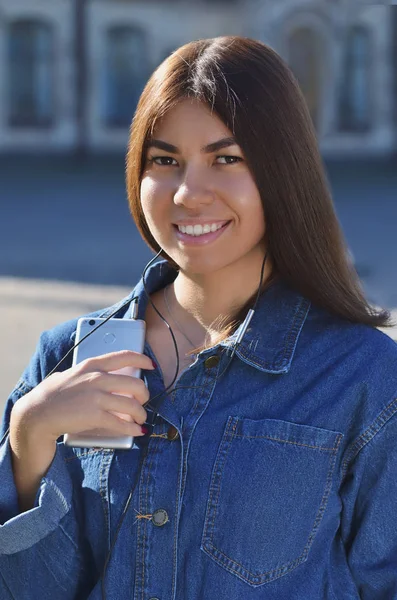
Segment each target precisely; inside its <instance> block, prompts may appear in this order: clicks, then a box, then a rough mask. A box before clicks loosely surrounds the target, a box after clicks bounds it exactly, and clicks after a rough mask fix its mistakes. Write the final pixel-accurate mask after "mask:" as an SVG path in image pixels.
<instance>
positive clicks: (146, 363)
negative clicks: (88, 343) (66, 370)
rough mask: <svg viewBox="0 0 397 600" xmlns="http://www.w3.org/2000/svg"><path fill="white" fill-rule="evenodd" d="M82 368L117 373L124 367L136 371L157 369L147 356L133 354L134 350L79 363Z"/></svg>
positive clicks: (137, 353)
mask: <svg viewBox="0 0 397 600" xmlns="http://www.w3.org/2000/svg"><path fill="white" fill-rule="evenodd" d="M78 366H80V368H81V369H82V370H86V371H107V372H109V371H116V370H118V369H122V368H124V367H133V368H136V369H145V370H148V369H151V370H153V369H154V368H155V367H154V365H153V361H152V359H151V358H149V356H146V354H141V353H140V352H133V351H132V350H121V351H120V352H110V353H109V354H102V355H101V356H95V357H93V358H87V359H86V360H84V361H82V362H81V363H79V365H78Z"/></svg>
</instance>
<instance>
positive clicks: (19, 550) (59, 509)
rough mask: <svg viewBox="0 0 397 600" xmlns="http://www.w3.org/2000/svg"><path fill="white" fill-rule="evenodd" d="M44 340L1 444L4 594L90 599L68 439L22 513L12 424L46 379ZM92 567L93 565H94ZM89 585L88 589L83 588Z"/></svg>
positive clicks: (0, 593)
mask: <svg viewBox="0 0 397 600" xmlns="http://www.w3.org/2000/svg"><path fill="white" fill-rule="evenodd" d="M41 344H42V340H41V341H40V343H39V346H38V349H37V351H36V354H35V355H34V357H33V358H32V360H31V363H30V364H29V366H28V368H27V369H26V370H25V373H24V375H23V379H21V380H20V382H19V384H18V385H17V387H16V388H15V390H14V391H13V393H12V394H11V396H10V398H9V400H8V402H7V405H6V408H5V412H4V417H3V422H2V431H1V434H2V439H1V442H0V481H1V487H0V598H1V599H2V600H7V599H8V598H10V599H13V598H18V600H24V599H26V600H28V599H29V600H36V599H37V600H39V599H40V600H46V599H47V598H48V599H50V598H57V600H74V599H76V598H87V597H88V594H89V589H90V588H92V587H93V584H94V582H89V577H87V570H88V565H86V562H87V560H86V558H85V556H84V552H83V541H82V539H81V528H80V527H79V523H78V519H77V516H76V512H75V510H74V503H73V485H72V480H71V477H70V474H69V472H68V469H67V466H66V464H65V461H64V456H63V451H64V445H63V443H58V444H57V450H56V454H55V457H54V459H53V461H52V463H51V465H50V467H49V469H48V471H47V473H46V474H45V476H44V477H43V479H42V480H41V483H40V487H39V490H38V492H37V495H36V499H35V503H34V506H33V508H32V509H31V510H28V511H26V512H23V513H20V511H19V508H18V496H17V491H16V487H15V483H14V477H13V472H12V463H11V449H10V443H9V435H8V426H9V419H10V414H11V410H12V407H13V405H14V403H15V402H16V401H18V400H19V398H21V397H22V396H23V395H25V394H26V393H27V392H29V391H30V390H31V389H32V388H33V387H35V385H37V384H38V383H39V382H40V380H41V379H42V376H43V375H42V368H41V365H40V361H42V355H41V352H42V350H41ZM26 379H29V381H26ZM90 570H91V569H90ZM84 588H85V589H84Z"/></svg>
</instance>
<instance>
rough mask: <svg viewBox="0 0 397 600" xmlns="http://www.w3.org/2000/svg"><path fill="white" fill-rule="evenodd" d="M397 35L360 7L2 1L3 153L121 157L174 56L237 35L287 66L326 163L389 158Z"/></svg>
mask: <svg viewBox="0 0 397 600" xmlns="http://www.w3.org/2000/svg"><path fill="white" fill-rule="evenodd" d="M353 4H354V6H353ZM396 33H397V7H394V8H393V7H391V6H385V5H381V4H377V5H374V4H371V3H368V2H366V1H365V0H357V1H356V2H351V0H227V1H226V0H194V1H193V0H12V1H11V2H10V0H0V153H3V154H4V153H9V152H35V153H37V152H43V153H48V152H67V153H69V152H75V151H87V152H112V151H114V152H119V151H121V152H122V151H124V149H125V146H126V141H127V136H128V127H129V124H130V121H131V118H132V115H133V111H134V108H135V105H136V102H137V99H138V97H139V94H140V92H141V90H142V88H143V86H144V84H145V81H146V80H147V78H148V77H149V75H150V73H151V72H152V71H153V70H154V69H155V68H156V66H157V65H158V64H159V63H160V62H161V61H162V60H163V59H164V58H165V57H166V56H167V55H168V54H169V53H170V52H171V51H172V50H174V49H175V48H177V47H178V46H180V45H182V44H184V43H186V42H188V41H190V40H193V39H198V38H203V37H206V38H208V37H215V36H218V35H244V36H248V37H254V38H256V39H259V40H262V41H264V42H266V43H269V44H270V45H271V46H272V47H273V48H274V49H275V50H276V51H278V52H279V53H280V54H281V56H283V58H285V60H286V61H287V62H288V63H289V64H290V66H291V68H292V69H293V71H294V73H295V74H296V76H297V77H298V80H299V82H300V85H301V87H302V89H303V92H304V94H305V96H306V99H307V102H308V105H309V108H310V111H311V114H312V118H313V121H314V124H315V126H316V129H317V132H318V137H319V141H320V147H321V150H322V153H323V155H324V156H325V157H333V156H337V157H341V156H346V157H349V156H354V157H356V156H376V155H379V156H390V155H395V154H396V152H397V117H396V116H397V85H396V75H395V74H396V72H397V51H396Z"/></svg>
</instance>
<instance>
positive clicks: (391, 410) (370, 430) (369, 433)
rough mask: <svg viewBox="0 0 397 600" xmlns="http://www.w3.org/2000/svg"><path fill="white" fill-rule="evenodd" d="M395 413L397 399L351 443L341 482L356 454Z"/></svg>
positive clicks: (343, 464) (343, 465)
mask: <svg viewBox="0 0 397 600" xmlns="http://www.w3.org/2000/svg"><path fill="white" fill-rule="evenodd" d="M396 412H397V398H395V399H394V400H392V401H391V402H390V404H388V405H387V406H386V408H384V409H383V411H382V412H381V413H380V415H378V417H376V419H375V420H374V421H373V422H372V423H371V425H370V426H369V427H367V429H366V430H365V431H364V432H363V433H362V434H361V435H359V436H358V438H357V439H356V440H355V441H354V442H353V443H352V445H351V448H350V450H349V451H347V453H346V458H345V459H344V461H343V463H342V481H343V478H344V477H345V475H346V472H347V469H348V468H349V463H350V462H352V461H353V459H354V458H355V457H356V456H357V454H358V453H359V452H360V450H362V449H363V448H364V446H366V445H367V444H368V443H369V442H370V441H371V440H372V439H373V438H374V437H375V435H376V434H377V433H379V431H380V430H381V429H382V427H383V426H384V425H385V424H386V423H387V422H388V421H389V420H390V419H391V418H392V416H393V415H394V414H395V413H396Z"/></svg>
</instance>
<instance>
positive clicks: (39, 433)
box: [11, 350, 154, 442]
mask: <svg viewBox="0 0 397 600" xmlns="http://www.w3.org/2000/svg"><path fill="white" fill-rule="evenodd" d="M124 367H133V368H138V369H153V368H154V367H153V363H152V361H151V359H150V358H149V357H148V356H145V355H144V354H139V353H138V352H132V351H130V350H125V351H122V352H113V353H111V354H105V355H103V356H98V357H95V358H89V359H87V360H85V361H83V362H81V363H79V364H78V365H76V366H74V367H71V368H70V369H67V370H66V371H64V372H62V373H54V374H53V375H51V376H50V377H48V378H47V379H45V380H44V381H42V382H41V383H40V384H39V385H38V386H37V387H35V388H34V389H33V390H32V391H31V392H29V393H28V394H26V395H25V396H23V397H22V398H21V399H20V400H18V402H16V404H15V406H14V408H13V410H12V414H11V428H13V429H15V428H17V429H21V430H22V431H24V432H25V433H26V435H30V436H33V437H35V438H36V439H42V440H45V441H48V442H50V441H53V442H55V441H56V440H57V438H58V437H59V436H61V435H62V434H64V433H73V434H74V433H80V432H82V431H84V432H89V431H90V430H97V429H106V430H107V431H109V432H110V434H113V435H132V436H137V435H142V431H141V427H140V426H141V425H142V424H143V423H145V421H146V418H147V413H146V410H145V409H144V408H143V406H142V405H143V404H145V403H146V402H147V401H148V400H149V391H148V389H147V387H146V385H145V384H144V382H143V381H142V380H141V379H138V378H136V377H130V376H128V375H118V374H113V373H111V371H116V370H118V369H121V368H124ZM114 413H119V414H123V415H129V416H130V417H131V420H130V422H128V421H127V420H126V419H125V418H121V417H118V416H116V415H115V414H114Z"/></svg>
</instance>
